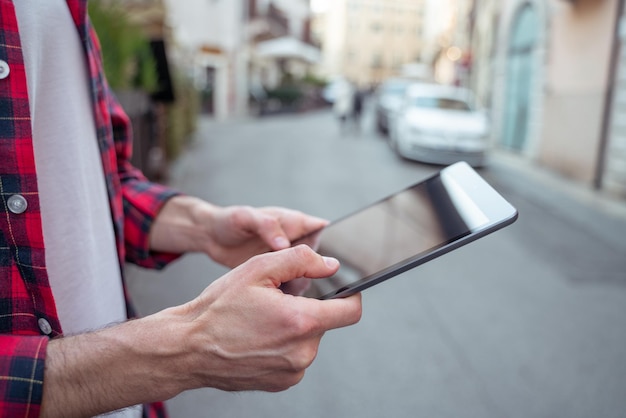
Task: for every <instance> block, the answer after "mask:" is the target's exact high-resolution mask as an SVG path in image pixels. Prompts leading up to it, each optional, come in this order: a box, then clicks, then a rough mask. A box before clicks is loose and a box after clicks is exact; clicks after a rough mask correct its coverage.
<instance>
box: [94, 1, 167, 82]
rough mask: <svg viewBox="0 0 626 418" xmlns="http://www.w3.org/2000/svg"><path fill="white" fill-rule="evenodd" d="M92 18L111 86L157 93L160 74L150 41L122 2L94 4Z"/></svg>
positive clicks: (95, 2) (99, 2)
mask: <svg viewBox="0 0 626 418" xmlns="http://www.w3.org/2000/svg"><path fill="white" fill-rule="evenodd" d="M89 16H90V18H91V21H92V23H93V25H94V28H95V29H96V32H97V33H98V37H99V38H100V43H101V46H102V56H103V60H104V71H105V74H106V76H107V79H108V81H109V84H110V85H111V87H112V88H113V89H116V90H122V89H133V88H138V89H142V90H144V91H146V92H152V91H154V90H155V89H156V88H157V86H158V75H157V72H156V64H155V62H154V58H153V57H152V51H151V49H150V42H149V40H148V39H147V38H146V37H145V36H144V35H143V33H142V31H141V29H140V28H138V27H136V26H135V25H133V24H132V23H131V22H130V21H129V19H128V17H127V15H126V13H125V12H124V10H123V9H122V5H121V3H120V1H111V2H102V1H91V2H89Z"/></svg>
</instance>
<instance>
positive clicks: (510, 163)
mask: <svg viewBox="0 0 626 418" xmlns="http://www.w3.org/2000/svg"><path fill="white" fill-rule="evenodd" d="M489 172H491V173H493V174H494V175H495V176H496V177H503V178H505V179H506V181H507V183H510V184H513V185H514V186H515V190H516V193H518V194H520V195H523V197H525V198H527V199H530V200H533V201H534V202H536V203H537V204H539V205H541V206H543V207H544V208H545V210H549V211H551V212H558V213H559V214H560V215H561V216H563V217H565V218H568V219H569V220H571V221H572V222H575V223H577V224H580V225H586V226H587V227H589V228H592V229H593V230H594V231H597V233H599V234H600V235H601V236H602V237H603V238H604V239H605V240H607V241H608V242H610V243H611V244H612V245H614V246H615V247H616V248H620V247H621V248H623V250H624V253H626V200H621V199H619V198H617V197H615V196H612V195H609V194H608V193H606V192H604V191H601V190H593V189H592V188H591V186H585V185H583V184H580V183H576V182H575V181H573V180H570V179H567V178H565V177H563V176H560V175H559V174H557V173H555V172H553V171H550V170H549V169H547V168H544V167H540V166H538V165H537V164H535V163H533V162H531V161H528V160H527V159H525V158H523V157H520V156H518V155H515V154H512V153H509V152H505V151H499V150H495V151H493V154H492V158H491V161H490V166H489ZM520 216H523V214H520Z"/></svg>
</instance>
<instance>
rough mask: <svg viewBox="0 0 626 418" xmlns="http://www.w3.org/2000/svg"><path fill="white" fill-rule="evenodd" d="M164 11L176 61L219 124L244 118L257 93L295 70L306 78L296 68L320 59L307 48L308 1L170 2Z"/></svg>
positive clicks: (221, 0)
mask: <svg viewBox="0 0 626 418" xmlns="http://www.w3.org/2000/svg"><path fill="white" fill-rule="evenodd" d="M166 5H167V7H168V18H169V25H170V26H171V28H172V32H173V39H174V40H175V46H174V50H175V54H176V55H177V61H178V62H181V63H182V65H183V66H185V67H187V68H189V69H190V71H191V72H192V73H193V74H192V76H193V78H194V79H195V80H196V82H197V84H198V87H199V88H200V89H202V90H203V91H205V92H206V94H207V95H209V99H208V100H209V101H210V108H211V112H212V113H213V114H214V115H215V116H216V117H217V118H218V119H225V118H229V117H236V116H242V115H246V114H247V113H248V109H249V104H250V95H251V93H253V92H254V89H255V88H258V87H259V86H266V85H270V86H273V85H276V84H277V83H279V80H280V78H281V76H282V74H283V72H285V71H291V70H294V68H295V70H296V71H299V72H300V73H302V72H306V68H305V70H302V68H301V67H298V66H297V65H296V64H292V62H294V61H296V62H301V61H302V60H303V56H304V57H306V58H305V59H304V62H305V65H308V66H310V65H312V62H311V61H315V60H316V59H317V58H318V57H317V55H316V52H317V53H318V54H319V51H317V50H316V49H315V48H313V47H312V46H310V45H309V43H308V42H307V36H308V31H309V29H310V25H309V23H308V22H309V21H310V8H309V4H308V1H307V0H290V1H287V0H212V1H207V0H186V1H184V2H180V1H176V0H166ZM276 40H283V41H285V42H274V41H276ZM294 53H295V54H296V55H295V56H294V55H293V54H294ZM307 60H308V61H307Z"/></svg>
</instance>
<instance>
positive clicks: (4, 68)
mask: <svg viewBox="0 0 626 418" xmlns="http://www.w3.org/2000/svg"><path fill="white" fill-rule="evenodd" d="M10 72H11V67H9V64H8V63H7V62H6V61H3V60H0V80H2V79H4V78H7V77H8V76H9V73H10Z"/></svg>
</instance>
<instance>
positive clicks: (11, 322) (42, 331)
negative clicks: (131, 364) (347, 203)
mask: <svg viewBox="0 0 626 418" xmlns="http://www.w3.org/2000/svg"><path fill="white" fill-rule="evenodd" d="M67 4H68V7H69V9H70V11H71V14H72V17H73V19H74V22H75V23H76V27H77V30H78V32H79V34H80V37H81V39H82V42H83V44H84V48H85V53H86V56H87V61H88V64H89V71H90V74H91V89H92V96H93V102H94V112H95V120H96V128H97V136H98V144H99V147H100V152H101V157H102V165H103V167H104V173H105V177H106V182H107V189H108V194H109V201H110V207H111V214H112V218H113V224H114V228H115V235H116V240H117V250H118V254H119V259H120V263H122V262H123V261H124V260H127V261H130V262H133V263H136V264H139V265H141V266H144V267H151V268H160V267H163V266H164V265H165V264H166V263H168V262H169V261H171V260H173V259H174V258H175V255H171V254H154V253H152V252H150V250H149V249H148V232H149V229H150V225H151V223H152V221H153V220H154V218H155V216H156V214H157V213H158V211H159V209H160V208H161V207H162V205H163V204H164V202H165V201H166V200H167V199H168V198H170V197H171V196H173V195H174V194H175V192H174V191H172V190H170V189H168V188H166V187H163V186H159V185H155V184H152V183H150V182H148V181H147V180H146V179H145V178H144V177H143V175H142V174H141V173H140V172H139V171H138V170H136V169H135V168H133V167H132V166H131V165H130V163H129V158H130V154H131V145H132V137H131V132H130V128H129V127H130V124H129V120H128V117H127V116H126V115H125V114H124V112H123V110H122V109H121V108H120V106H119V104H118V103H117V102H116V101H115V99H114V97H113V95H112V93H111V91H110V89H109V86H108V85H107V83H106V80H105V77H104V74H103V70H102V65H101V56H100V46H99V43H98V40H97V37H96V35H95V32H94V31H93V28H92V27H91V25H90V22H89V19H88V17H87V11H86V8H87V0H67ZM0 28H1V29H0V61H1V62H0V211H1V212H2V214H0V418H3V417H37V416H39V412H40V404H41V400H42V393H43V381H44V365H45V357H46V346H47V343H48V340H49V338H50V337H56V336H60V335H62V330H61V325H60V324H59V320H58V317H57V312H56V307H55V303H54V299H53V296H52V292H51V290H50V284H49V282H48V275H47V271H46V264H45V256H44V254H45V250H44V241H43V235H42V226H41V215H40V211H39V209H40V208H39V198H38V191H37V171H36V167H35V159H34V153H33V140H32V133H31V120H30V112H29V102H28V94H27V86H26V74H25V71H24V62H23V57H22V50H21V45H20V37H19V33H18V26H17V19H16V16H15V10H14V8H13V1H12V0H0ZM3 68H4V71H2V69H3ZM7 73H8V75H7ZM68 117H72V115H68ZM68 174H71V173H68ZM16 196H17V199H18V200H20V199H21V198H19V196H21V197H23V198H24V199H25V201H26V203H27V207H26V210H25V211H24V212H22V213H16V212H20V210H15V206H12V203H15V202H16ZM22 202H23V200H22ZM120 267H121V266H120ZM128 306H130V305H128ZM129 315H132V312H131V309H130V307H129ZM144 415H146V416H151V417H158V416H164V411H163V410H162V405H153V406H152V407H150V408H146V413H145V414H144Z"/></svg>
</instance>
